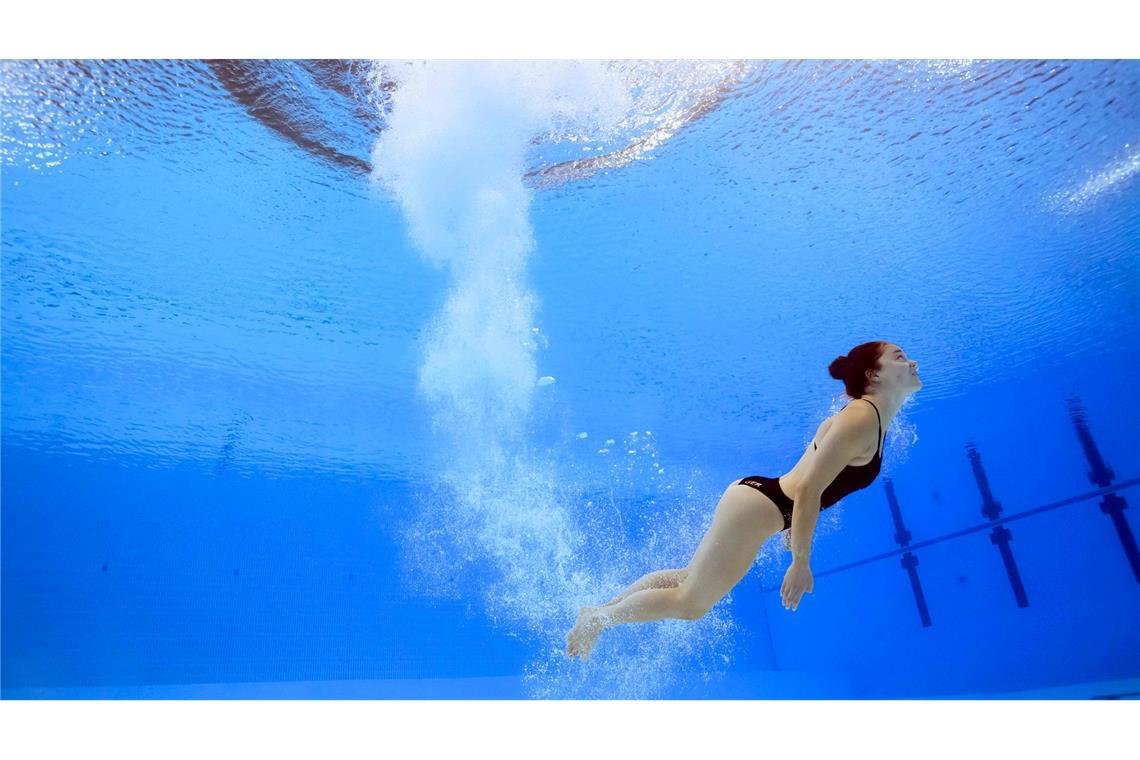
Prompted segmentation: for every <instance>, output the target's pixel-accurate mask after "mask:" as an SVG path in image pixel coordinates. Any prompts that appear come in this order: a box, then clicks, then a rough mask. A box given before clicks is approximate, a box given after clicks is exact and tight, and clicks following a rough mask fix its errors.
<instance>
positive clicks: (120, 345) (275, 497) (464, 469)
mask: <svg viewBox="0 0 1140 760" xmlns="http://www.w3.org/2000/svg"><path fill="white" fill-rule="evenodd" d="M0 67H2V69H0V86H2V92H3V103H2V110H3V113H2V116H3V124H2V137H3V142H2V143H0V157H2V163H0V169H2V174H0V188H2V189H0V193H2V196H0V201H2V208H0V214H2V216H0V226H2V251H3V260H2V264H3V270H2V296H3V298H2V328H3V329H2V346H0V348H2V367H0V369H2V372H3V378H2V394H3V398H2V410H0V411H2V452H0V454H2V472H0V476H2V492H0V498H2V547H0V548H2V566H0V570H2V588H0V591H2V616H3V619H2V630H0V634H2V641H3V646H2V673H0V678H2V692H3V696H4V697H5V698H29V697H30V698H41V697H51V698H90V697H97V698H101V697H109V698H123V697H126V698H151V697H158V698H167V697H185V698H199V697H205V698H227V697H251V696H252V697H265V698H277V697H285V698H291V697H314V698H357V697H365V698H370V697H372V698H374V697H394V698H452V697H462V698H498V697H509V698H526V699H532V698H654V699H656V698H680V697H717V698H733V697H739V698H764V697H785V698H787V697H790V698H836V697H838V698H852V697H853V698H928V697H939V698H941V697H947V698H976V697H979V696H983V697H984V696H992V697H1010V696H1025V695H1031V694H1032V695H1038V696H1041V697H1043V698H1056V697H1065V696H1079V697H1105V698H1119V697H1126V696H1129V695H1135V694H1136V693H1138V692H1140V593H1138V592H1140V556H1138V554H1137V548H1136V539H1135V536H1136V533H1137V531H1138V530H1140V523H1138V520H1140V518H1138V517H1137V511H1138V510H1140V506H1138V503H1140V489H1138V488H1137V486H1138V485H1140V448H1138V447H1137V446H1136V440H1135V430H1136V429H1137V427H1138V423H1140V414H1138V412H1137V411H1136V407H1135V406H1134V405H1133V404H1132V401H1133V399H1134V396H1135V391H1136V389H1137V387H1138V382H1137V381H1138V379H1140V255H1138V254H1140V213H1138V209H1140V179H1138V178H1137V176H1136V175H1137V174H1138V173H1140V120H1138V119H1137V107H1138V104H1140V63H1138V62H1136V61H1098V60H1080V61H1037V60H1018V61H1002V60H995V61H894V60H875V61H842V60H821V61H744V62H731V61H718V62H700V61H686V62H670V61H657V62H635V61H625V62H615V63H612V64H605V63H601V62H582V63H573V62H545V63H530V64H523V63H511V62H492V63H486V62H484V63H478V62H468V63H444V62H429V63H426V64H425V63H416V64H408V63H395V62H384V63H369V62H365V61H123V62H117V61H71V62H68V61H41V62H37V61H26V60H19V61H11V60H10V61H3V62H0ZM878 339H883V340H888V341H891V342H895V343H898V344H899V345H901V346H903V347H904V348H905V349H906V351H907V353H908V355H909V356H910V357H911V358H913V359H916V360H917V361H918V362H919V363H920V366H921V374H922V376H923V382H924V387H923V388H922V389H921V390H920V391H919V392H918V393H917V394H915V395H914V396H913V397H912V398H911V401H910V402H909V403H908V404H907V405H905V406H904V407H903V408H902V410H901V411H900V412H899V414H898V416H897V417H896V418H895V420H894V423H893V425H892V426H891V429H890V430H889V431H888V433H887V435H886V442H885V445H884V452H883V457H884V461H883V469H882V474H881V475H880V477H879V479H878V480H876V481H875V482H874V483H873V484H872V485H871V486H870V487H869V488H867V489H866V490H863V491H858V492H856V493H854V494H852V495H851V496H849V497H847V498H846V499H844V500H843V501H842V502H840V503H839V504H837V505H836V506H834V507H832V508H830V509H828V510H826V511H824V512H822V513H821V515H820V519H819V523H818V526H817V529H816V534H815V535H816V538H815V548H814V551H813V554H812V567H813V569H814V572H815V581H816V582H815V591H814V593H813V594H811V595H809V596H807V597H805V599H804V601H803V603H802V604H801V605H800V607H799V610H798V611H796V612H795V613H791V612H789V611H787V610H785V609H783V607H782V606H781V604H780V597H779V593H778V589H779V586H780V583H781V580H782V578H783V573H784V570H785V569H786V567H787V565H788V563H789V560H790V557H789V554H788V552H787V550H786V549H785V548H784V546H783V543H782V541H781V540H780V538H773V539H772V540H770V541H769V542H768V543H767V544H766V545H765V547H764V548H763V549H762V551H761V552H760V554H759V556H758V557H757V560H756V564H755V567H754V568H753V570H752V572H751V573H750V574H749V575H748V576H746V578H745V579H744V580H743V581H742V582H741V583H740V584H739V585H738V586H737V587H736V588H735V589H734V590H733V592H732V593H731V594H730V595H729V596H728V597H726V598H725V599H724V600H723V601H722V602H721V603H720V604H718V605H717V606H716V607H714V608H713V610H712V611H711V612H710V613H709V614H708V615H706V616H705V617H703V618H701V619H700V620H697V621H692V622H689V621H681V620H667V621H662V622H659V623H648V624H636V625H627V626H623V627H620V628H616V629H612V630H610V631H607V632H606V633H605V634H604V635H603V637H602V639H601V640H600V642H599V643H598V645H597V648H596V649H595V651H594V654H593V656H592V657H591V659H590V660H589V661H588V662H585V663H583V662H581V661H579V660H569V659H567V658H566V656H565V653H564V647H565V635H566V632H567V630H568V629H569V628H570V626H571V625H572V623H573V621H574V618H575V616H576V612H577V609H578V607H579V606H580V605H582V604H594V603H599V602H603V601H606V600H608V599H610V598H612V597H613V595H614V594H615V593H616V592H617V591H619V590H620V589H621V588H623V587H624V586H626V585H627V584H628V583H630V582H632V581H633V580H634V579H636V578H637V577H638V576H640V575H642V574H644V573H646V572H648V571H650V570H655V569H660V568H666V567H679V566H683V565H684V564H685V563H686V562H687V561H688V559H689V557H690V556H691V554H692V552H693V550H694V549H695V548H696V545H697V543H698V542H699V540H700V538H701V536H702V535H703V533H704V531H705V529H706V528H707V527H708V525H709V522H710V521H711V518H712V513H713V509H714V507H715V504H716V501H717V499H718V498H719V496H720V494H721V493H722V491H723V490H724V488H725V486H726V485H727V484H728V483H730V482H731V481H733V480H735V479H738V478H741V477H744V476H747V475H753V474H765V475H770V476H776V475H778V474H782V473H784V472H786V471H787V470H788V469H789V468H790V467H791V465H792V464H794V462H795V461H796V460H797V459H798V458H799V456H800V454H801V453H802V451H803V449H804V448H805V446H807V445H808V444H809V442H810V440H811V437H812V435H813V433H814V432H815V430H816V427H817V426H818V424H819V423H820V422H821V421H822V420H823V419H824V418H825V417H827V416H828V415H830V414H833V413H834V412H835V411H836V410H838V409H839V408H840V407H841V406H842V405H843V403H844V398H843V396H842V388H841V385H840V384H839V383H837V382H836V381H834V380H832V379H831V378H830V377H829V376H828V374H827V365H828V363H829V362H830V361H831V360H832V359H833V358H835V357H836V356H837V355H840V354H843V353H845V352H846V351H848V350H849V349H850V348H852V347H853V346H855V345H856V344H858V343H862V342H864V341H868V340H878Z"/></svg>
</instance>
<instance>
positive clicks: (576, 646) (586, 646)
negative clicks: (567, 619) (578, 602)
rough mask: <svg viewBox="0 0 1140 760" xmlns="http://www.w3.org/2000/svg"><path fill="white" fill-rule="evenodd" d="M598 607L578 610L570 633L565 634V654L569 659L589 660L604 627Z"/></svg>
mask: <svg viewBox="0 0 1140 760" xmlns="http://www.w3.org/2000/svg"><path fill="white" fill-rule="evenodd" d="M599 609H600V608H599V607H589V606H586V607H582V608H581V609H579V610H578V620H577V621H576V622H575V623H574V627H573V628H572V629H570V633H568V634H566V654H567V656H569V657H581V658H582V659H583V660H587V659H589V658H590V651H591V650H592V649H593V648H594V644H595V643H596V642H597V640H598V636H600V635H601V634H602V631H603V630H604V629H605V626H604V625H603V624H602V618H601V615H599V614H598V610H599Z"/></svg>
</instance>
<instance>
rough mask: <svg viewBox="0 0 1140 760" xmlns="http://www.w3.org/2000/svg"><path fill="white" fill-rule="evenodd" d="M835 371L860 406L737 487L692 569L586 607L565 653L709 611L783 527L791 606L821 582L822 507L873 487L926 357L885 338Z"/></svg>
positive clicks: (784, 593)
mask: <svg viewBox="0 0 1140 760" xmlns="http://www.w3.org/2000/svg"><path fill="white" fill-rule="evenodd" d="M828 369H829V371H830V372H831V376H832V377H833V378H835V379H836V380H842V381H843V385H844V388H845V390H846V392H847V395H848V396H850V397H851V398H852V399H856V400H858V401H859V403H848V404H847V405H846V406H844V407H843V409H841V410H840V411H839V412H837V413H836V414H835V415H833V416H831V417H829V418H828V419H826V420H824V421H823V423H822V424H821V425H820V426H819V429H818V430H816V433H815V439H814V440H813V442H812V445H811V446H809V447H808V448H807V449H806V450H805V451H804V453H803V455H802V456H801V457H800V460H799V461H798V462H796V465H795V467H793V468H792V469H791V471H790V472H788V473H786V474H784V475H781V476H780V477H778V478H769V477H765V476H763V475H754V476H751V477H747V478H741V479H740V480H736V481H733V482H732V483H731V484H729V486H728V487H727V488H726V489H725V491H724V495H722V496H721V498H720V502H719V503H718V504H717V506H716V512H715V513H714V515H713V520H712V525H711V526H710V527H709V529H708V532H707V533H705V535H704V538H702V539H701V543H700V545H699V546H698V547H697V550H696V552H694V554H693V558H692V559H691V560H689V564H688V566H687V567H683V568H680V569H672V570H658V571H656V572H653V573H649V574H648V575H645V576H643V577H642V578H639V579H638V580H637V581H635V582H634V583H633V585H631V586H630V587H629V588H627V589H626V590H625V591H623V592H621V594H619V595H618V596H617V597H615V598H614V599H613V600H612V601H610V602H608V603H606V604H604V605H601V606H597V607H592V606H586V607H582V608H581V610H580V611H579V614H578V620H577V622H576V623H575V624H574V628H573V629H572V630H571V631H570V633H569V634H567V636H566V653H567V655H569V656H570V657H581V658H582V659H587V658H589V656H590V651H591V650H592V649H593V648H594V644H595V642H596V641H597V639H598V636H600V635H601V633H602V631H604V630H605V629H606V628H609V627H611V626H615V625H619V624H621V623H639V622H648V621H651V620H662V619H664V618H680V619H683V620H696V619H698V618H700V617H703V616H704V614H705V613H706V612H708V611H709V610H710V609H711V608H712V606H713V605H714V604H716V603H717V602H718V601H720V600H721V598H723V597H724V596H725V595H726V594H727V593H728V592H729V591H731V590H732V588H733V587H734V586H735V585H736V584H737V583H739V582H740V579H741V578H743V577H744V575H745V574H746V573H747V572H748V570H749V569H750V568H751V567H752V563H753V562H754V561H755V557H756V553H757V552H758V551H759V550H760V547H761V546H762V545H763V544H764V542H765V541H767V540H768V538H769V537H770V536H771V535H772V534H773V533H776V532H782V531H788V532H789V534H790V542H788V543H789V544H790V547H791V550H792V564H791V566H790V567H789V568H788V570H787V573H785V575H784V583H783V586H782V587H781V589H780V596H781V600H782V603H783V605H784V608H785V609H790V610H792V611H795V610H796V608H797V607H799V603H800V597H801V596H803V594H804V592H805V591H807V592H811V591H812V590H813V588H814V585H815V583H814V580H813V578H812V574H811V567H810V564H809V562H810V557H811V543H812V532H813V531H814V530H815V524H816V521H817V519H818V518H819V511H820V510H821V509H826V508H827V507H830V506H831V505H832V504H834V503H835V502H837V501H839V500H840V499H841V498H843V497H844V496H846V495H847V494H849V493H851V492H852V491H856V490H859V489H861V488H866V487H867V486H869V485H870V484H871V482H872V481H873V480H874V479H875V477H876V476H877V475H878V474H879V468H880V465H881V464H882V454H881V451H882V442H883V440H884V438H883V431H884V430H885V429H887V428H889V427H890V424H891V421H892V420H893V419H894V418H895V414H897V413H898V410H899V407H901V406H902V404H903V402H904V401H906V399H907V397H909V396H910V395H911V394H913V393H914V392H915V391H917V390H918V389H919V388H921V387H922V381H921V380H919V378H918V363H917V362H914V361H911V360H910V359H908V358H907V356H906V354H905V353H904V352H903V350H902V349H901V348H899V347H898V346H897V345H895V344H894V343H887V342H885V341H871V342H869V343H863V344H861V345H858V346H856V347H855V348H853V349H851V352H850V353H848V354H847V356H840V357H838V358H837V359H836V360H835V361H833V362H832V363H831V365H830V367H829V368H828Z"/></svg>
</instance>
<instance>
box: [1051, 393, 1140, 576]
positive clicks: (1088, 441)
mask: <svg viewBox="0 0 1140 760" xmlns="http://www.w3.org/2000/svg"><path fill="white" fill-rule="evenodd" d="M1067 405H1068V407H1069V417H1070V418H1071V419H1072V421H1073V426H1074V427H1075V428H1076V430H1077V438H1078V439H1079V440H1080V442H1081V448H1082V449H1084V452H1085V459H1087V460H1088V462H1089V471H1088V476H1089V482H1090V483H1092V484H1093V485H1095V486H1097V487H1099V488H1110V487H1111V486H1112V481H1113V480H1114V479H1115V478H1116V473H1114V472H1113V471H1112V468H1111V467H1109V466H1108V465H1107V464H1105V462H1104V458H1103V457H1101V455H1100V449H1099V448H1098V447H1097V445H1096V441H1095V440H1093V437H1092V433H1091V432H1089V426H1088V421H1087V419H1086V417H1085V410H1084V408H1083V407H1082V406H1081V402H1080V399H1078V398H1076V397H1070V398H1069V399H1068V401H1067ZM1126 509H1128V502H1127V501H1125V499H1124V497H1123V496H1121V495H1120V494H1118V493H1117V492H1116V491H1115V490H1111V491H1108V492H1106V493H1104V494H1103V495H1102V497H1101V500H1100V511H1101V512H1103V513H1104V514H1106V515H1108V516H1109V517H1110V518H1111V519H1112V526H1113V527H1114V528H1116V536H1117V538H1119V539H1120V546H1121V548H1122V549H1124V556H1125V558H1126V559H1127V560H1128V564H1129V565H1130V566H1131V567H1132V576H1133V577H1134V578H1135V579H1136V582H1137V583H1140V552H1138V551H1137V550H1136V536H1135V535H1133V533H1132V528H1131V527H1130V526H1129V525H1128V520H1126V519H1125V517H1124V510H1126Z"/></svg>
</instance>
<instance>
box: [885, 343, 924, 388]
mask: <svg viewBox="0 0 1140 760" xmlns="http://www.w3.org/2000/svg"><path fill="white" fill-rule="evenodd" d="M879 383H880V384H881V385H882V386H883V387H890V388H898V389H899V390H902V391H904V392H908V393H914V392H915V391H917V390H918V389H919V388H921V387H922V380H921V379H920V378H919V376H918V362H916V361H914V360H913V359H911V358H910V357H909V356H907V355H906V351H904V350H903V349H902V347H901V346H896V345H895V344H894V343H888V344H887V346H886V348H885V349H883V353H882V354H881V355H880V356H879Z"/></svg>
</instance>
